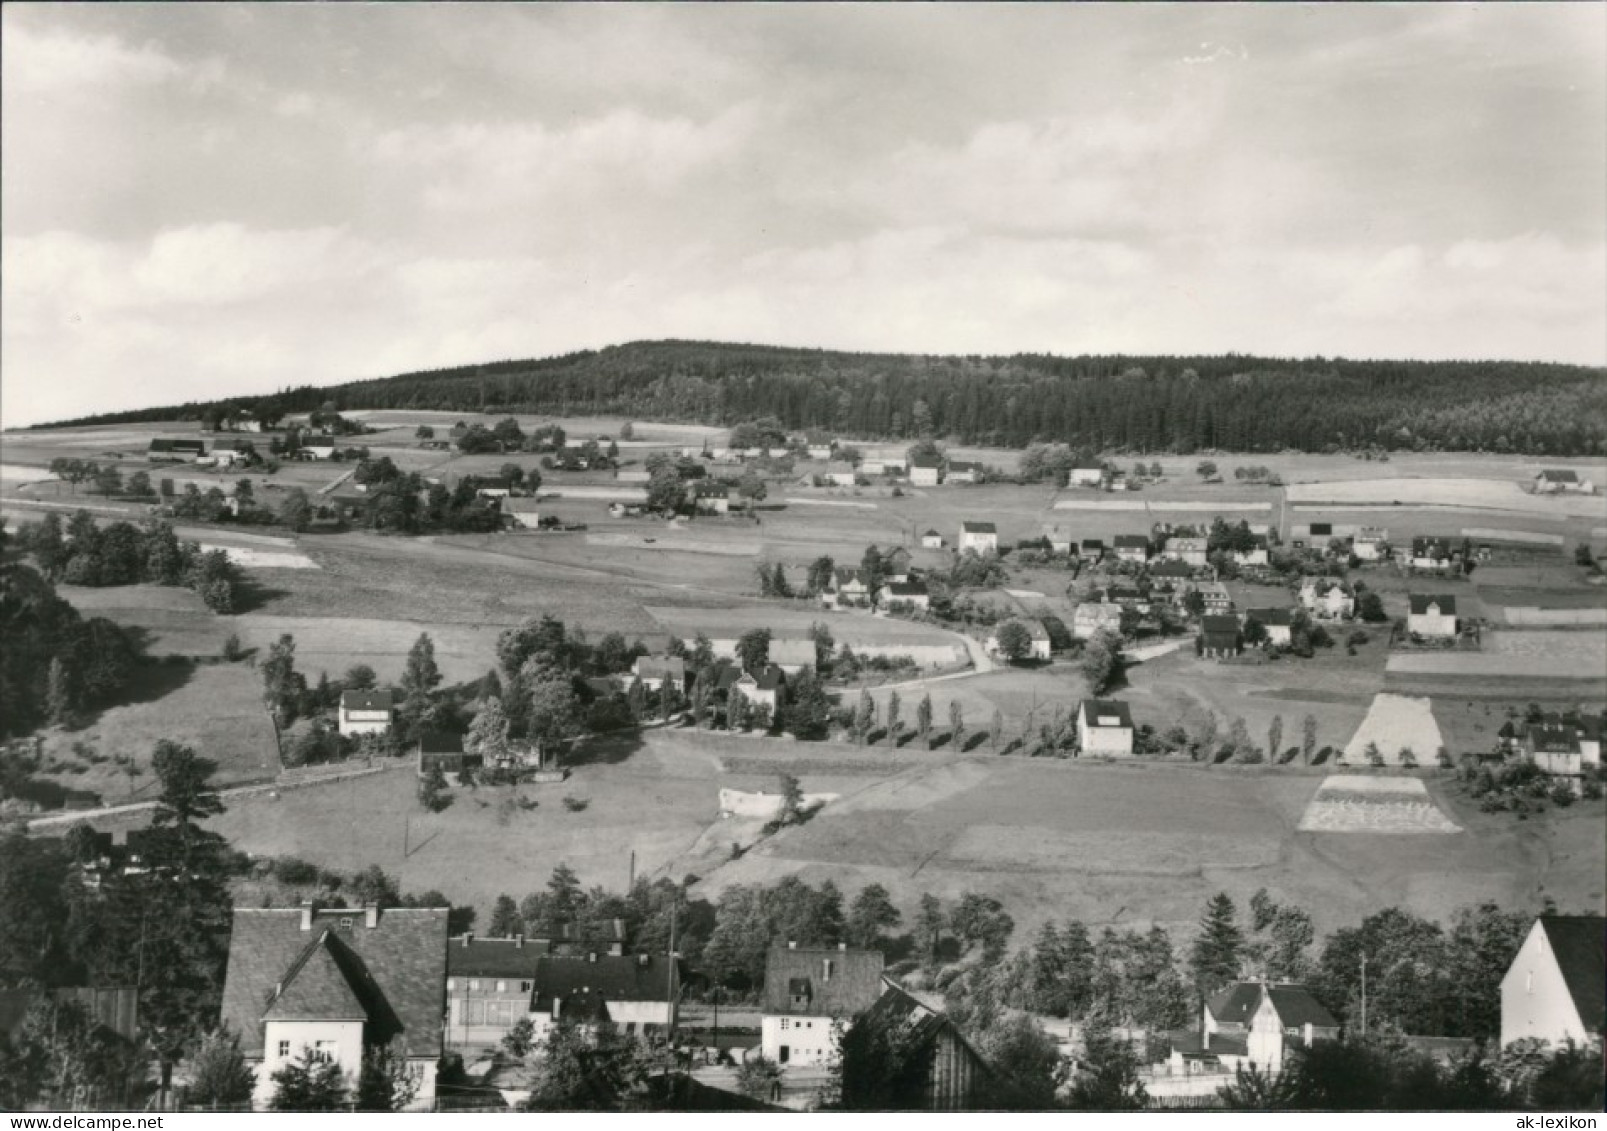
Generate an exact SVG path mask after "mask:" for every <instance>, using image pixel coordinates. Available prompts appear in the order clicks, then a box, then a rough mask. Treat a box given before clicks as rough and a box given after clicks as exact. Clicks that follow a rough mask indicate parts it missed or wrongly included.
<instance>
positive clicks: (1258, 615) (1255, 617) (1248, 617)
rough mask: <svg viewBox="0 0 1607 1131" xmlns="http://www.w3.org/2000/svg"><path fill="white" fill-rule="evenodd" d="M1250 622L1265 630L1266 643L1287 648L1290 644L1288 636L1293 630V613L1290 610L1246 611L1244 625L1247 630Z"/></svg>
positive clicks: (1290, 639) (1290, 640) (1289, 636)
mask: <svg viewBox="0 0 1607 1131" xmlns="http://www.w3.org/2000/svg"><path fill="white" fill-rule="evenodd" d="M1251 621H1255V622H1256V623H1257V624H1259V625H1260V626H1261V627H1262V628H1264V629H1266V630H1267V642H1268V643H1269V644H1276V645H1279V646H1284V647H1286V646H1288V645H1289V644H1290V643H1291V642H1292V637H1291V635H1290V632H1291V630H1292V629H1293V628H1294V612H1293V610H1291V609H1248V610H1246V611H1245V614H1244V624H1245V627H1246V628H1248V627H1249V625H1250V622H1251Z"/></svg>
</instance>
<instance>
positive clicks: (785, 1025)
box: [781, 1017, 792, 1033]
mask: <svg viewBox="0 0 1607 1131" xmlns="http://www.w3.org/2000/svg"><path fill="white" fill-rule="evenodd" d="M791 1027H792V1021H791V1019H790V1018H786V1017H783V1018H782V1019H781V1031H782V1032H783V1033H785V1032H786V1031H787V1030H788V1029H790V1028H791Z"/></svg>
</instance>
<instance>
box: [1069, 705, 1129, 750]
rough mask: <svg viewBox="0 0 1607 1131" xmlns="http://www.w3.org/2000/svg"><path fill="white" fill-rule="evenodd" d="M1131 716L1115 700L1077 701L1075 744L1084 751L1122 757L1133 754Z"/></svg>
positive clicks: (1123, 706)
mask: <svg viewBox="0 0 1607 1131" xmlns="http://www.w3.org/2000/svg"><path fill="white" fill-rule="evenodd" d="M1134 734H1135V732H1134V729H1133V716H1132V714H1131V713H1130V712H1129V711H1128V709H1127V704H1126V703H1124V702H1122V701H1121V700H1119V699H1084V700H1083V701H1082V702H1081V703H1079V704H1077V745H1078V747H1079V748H1080V749H1081V750H1082V752H1083V753H1084V754H1102V755H1106V756H1108V757H1112V758H1126V757H1129V756H1131V755H1132V753H1133V737H1134Z"/></svg>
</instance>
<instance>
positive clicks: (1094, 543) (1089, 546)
mask: <svg viewBox="0 0 1607 1131" xmlns="http://www.w3.org/2000/svg"><path fill="white" fill-rule="evenodd" d="M1078 556H1079V557H1081V558H1082V559H1083V560H1084V561H1087V562H1097V561H1100V560H1101V559H1103V558H1104V556H1105V543H1104V540H1103V539H1100V538H1084V539H1083V540H1082V543H1081V545H1080V547H1079V548H1078Z"/></svg>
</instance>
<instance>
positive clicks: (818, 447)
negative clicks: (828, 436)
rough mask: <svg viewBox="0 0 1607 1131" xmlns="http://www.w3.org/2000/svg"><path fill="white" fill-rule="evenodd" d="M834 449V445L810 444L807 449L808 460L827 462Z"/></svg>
mask: <svg viewBox="0 0 1607 1131" xmlns="http://www.w3.org/2000/svg"><path fill="white" fill-rule="evenodd" d="M835 447H836V445H834V444H810V445H809V449H808V451H809V458H810V459H813V460H821V461H825V460H829V459H830V458H831V453H832V451H833V449H834V448H835Z"/></svg>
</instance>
